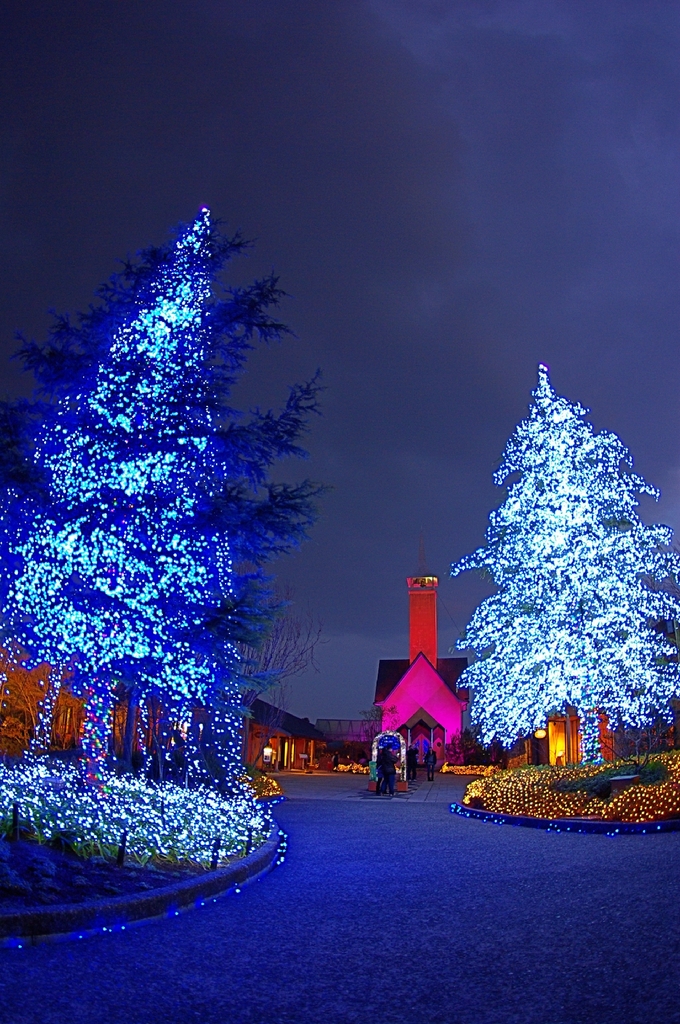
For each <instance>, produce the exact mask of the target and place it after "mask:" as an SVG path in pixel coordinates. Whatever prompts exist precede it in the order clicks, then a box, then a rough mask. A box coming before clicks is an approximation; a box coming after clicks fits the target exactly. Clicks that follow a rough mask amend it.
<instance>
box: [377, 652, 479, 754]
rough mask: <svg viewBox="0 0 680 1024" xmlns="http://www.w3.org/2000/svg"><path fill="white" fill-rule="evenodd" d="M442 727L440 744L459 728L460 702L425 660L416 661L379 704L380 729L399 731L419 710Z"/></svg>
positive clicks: (457, 731)
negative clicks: (380, 713)
mask: <svg viewBox="0 0 680 1024" xmlns="http://www.w3.org/2000/svg"><path fill="white" fill-rule="evenodd" d="M420 708H423V710H424V711H426V712H427V713H428V715H430V716H431V717H432V718H434V720H435V721H436V722H437V723H438V724H439V725H441V726H443V728H444V733H445V736H444V743H445V744H446V743H449V742H450V740H451V737H452V736H458V735H460V733H461V732H462V726H463V703H462V702H461V701H460V700H458V698H457V697H456V696H455V695H454V694H453V693H452V692H451V690H450V689H449V687H448V686H447V685H446V683H445V682H444V680H443V679H442V678H441V676H440V675H439V674H438V673H437V672H436V671H435V669H434V668H433V667H432V665H430V663H429V662H428V661H427V660H426V659H425V658H418V659H416V661H414V662H413V664H412V665H411V667H410V668H409V669H408V671H407V672H406V673H405V675H404V676H402V678H401V679H400V681H399V682H398V683H397V685H396V686H395V688H394V690H392V693H390V695H389V697H387V699H386V700H385V702H384V704H383V723H382V728H383V729H399V728H400V726H402V725H403V724H404V723H405V722H408V720H409V719H410V718H411V717H412V716H413V715H414V714H415V713H416V712H417V711H418V710H419V709H420Z"/></svg>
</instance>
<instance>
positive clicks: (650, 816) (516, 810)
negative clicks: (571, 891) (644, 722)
mask: <svg viewBox="0 0 680 1024" xmlns="http://www.w3.org/2000/svg"><path fill="white" fill-rule="evenodd" d="M654 761H655V762H657V761H658V762H660V763H662V764H663V765H665V767H666V768H667V769H668V778H667V779H666V780H665V781H662V782H655V783H653V784H650V785H643V784H642V783H636V784H635V785H631V786H629V787H628V788H627V789H624V790H622V791H621V792H619V793H615V794H612V796H611V797H610V798H609V799H607V800H603V799H598V798H596V797H592V796H589V794H588V793H587V792H585V791H584V790H576V791H575V792H567V793H565V792H561V791H560V790H559V789H556V788H555V784H556V783H558V782H560V781H574V780H576V779H586V778H591V777H592V776H594V775H597V774H598V773H599V772H601V771H602V767H601V765H596V764H582V765H576V766H573V767H566V768H564V767H558V766H555V765H533V766H527V767H524V768H519V769H515V770H513V771H503V772H498V773H495V774H493V775H491V776H490V777H488V778H484V779H475V780H474V781H473V782H471V783H470V784H469V785H468V786H467V788H466V790H465V795H464V797H463V804H464V805H465V806H467V807H479V808H483V809H484V810H486V811H492V812H494V813H498V814H513V815H525V816H527V817H533V818H583V817H595V818H598V819H601V820H603V821H623V822H639V823H643V822H651V821H660V820H664V819H666V818H680V753H678V752H675V751H670V752H666V753H662V754H655V755H654ZM618 767H619V768H620V774H621V775H630V774H631V773H634V771H635V768H634V766H631V764H630V763H629V762H621V763H620V765H619V766H618Z"/></svg>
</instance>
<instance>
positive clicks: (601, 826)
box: [451, 801, 680, 836]
mask: <svg viewBox="0 0 680 1024" xmlns="http://www.w3.org/2000/svg"><path fill="white" fill-rule="evenodd" d="M451 813H452V814H460V815H462V816H463V817H464V818H477V819H479V820H480V821H487V822H489V823H490V824H493V825H520V826H523V827H524V828H542V829H545V831H546V832H580V833H596V834H599V835H607V836H615V835H652V834H654V833H655V832H680V818H668V819H666V820H665V821H641V822H638V821H594V820H592V819H590V818H532V817H530V816H529V815H525V814H501V813H500V812H499V811H483V810H480V809H479V808H478V807H466V806H465V805H464V804H459V803H456V802H455V801H454V803H452V804H451Z"/></svg>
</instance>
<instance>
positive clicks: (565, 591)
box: [451, 365, 680, 760]
mask: <svg viewBox="0 0 680 1024" xmlns="http://www.w3.org/2000/svg"><path fill="white" fill-rule="evenodd" d="M533 399H534V401H533V404H532V405H531V406H530V412H529V416H528V418H527V419H525V420H523V421H522V422H521V423H520V424H519V425H518V426H517V427H516V429H515V431H514V433H513V434H512V436H511V438H510V440H509V441H508V443H507V446H506V449H505V452H504V455H503V460H502V462H501V465H500V467H499V469H498V470H497V472H496V473H495V475H494V482H495V483H496V484H498V485H499V486H505V487H506V488H507V496H506V499H505V501H504V502H503V503H502V505H501V506H500V507H499V508H498V509H496V510H495V511H494V512H492V513H491V514H490V516H489V522H490V525H489V527H488V529H487V534H486V545H485V546H484V547H481V548H479V549H478V550H477V551H475V552H474V553H473V554H471V555H468V556H466V557H465V558H463V559H461V561H460V562H458V563H456V564H454V565H453V566H452V568H451V574H452V575H453V576H457V575H458V574H460V573H462V572H464V571H466V570H469V569H476V570H482V571H484V572H485V573H487V574H488V575H489V576H490V577H491V579H493V582H494V583H495V584H496V585H497V587H498V591H497V593H496V594H494V595H492V596H491V597H488V598H486V599H485V600H484V601H482V602H481V604H480V605H479V606H478V608H477V609H476V611H475V612H474V614H473V616H472V619H471V621H470V623H469V625H468V627H467V630H466V633H465V636H464V637H463V638H462V639H461V640H460V641H459V642H458V646H459V647H460V648H472V649H473V650H474V652H475V654H476V658H477V660H476V661H475V662H474V663H473V664H472V665H470V666H469V668H468V669H467V670H466V672H465V674H464V683H465V685H468V686H471V687H473V689H474V702H473V707H472V713H473V718H474V720H475V721H476V723H477V724H478V725H479V727H480V730H481V734H482V738H483V739H484V741H486V742H489V741H490V740H491V739H493V737H495V736H497V737H498V738H499V739H501V740H502V741H503V742H504V743H505V744H511V743H513V742H514V741H515V740H516V739H517V737H518V736H520V735H527V734H530V733H531V732H533V731H534V730H535V729H536V728H538V727H540V726H543V725H544V724H545V719H546V717H547V716H548V715H549V714H553V713H563V712H564V711H565V708H566V705H567V704H571V705H573V706H575V707H576V709H577V711H578V714H579V716H580V719H581V729H582V734H583V743H584V755H585V757H586V759H587V760H599V759H600V757H601V753H600V746H599V729H598V720H599V716H600V715H602V714H604V715H606V716H607V718H608V720H609V723H610V726H611V727H612V728H616V727H618V726H626V727H632V728H642V727H644V726H647V725H649V724H650V723H652V722H654V721H655V720H657V719H658V717H659V716H661V717H665V716H667V715H668V714H669V701H670V699H671V697H673V696H674V695H676V693H677V690H678V685H677V681H678V667H677V664H673V663H672V662H671V660H670V659H671V657H672V656H673V654H674V653H675V651H674V648H673V647H672V646H671V645H670V644H669V643H668V641H667V640H666V638H665V636H664V635H663V634H662V633H660V632H658V631H657V630H655V629H654V623H655V622H656V621H658V620H660V619H664V618H674V619H678V618H680V602H679V601H678V598H677V597H676V596H674V595H673V594H672V593H670V592H668V591H667V590H665V589H664V588H663V586H661V588H660V589H659V584H663V581H664V580H668V579H670V578H672V577H675V576H677V574H678V571H679V568H680V559H679V556H678V555H677V554H676V553H675V552H673V551H671V550H670V544H671V539H672V531H671V530H670V529H669V528H668V527H666V526H660V525H651V526H647V525H645V524H644V523H643V522H642V520H641V519H640V516H639V514H638V511H637V508H638V504H639V496H640V495H641V494H649V495H651V496H652V497H654V498H655V499H658V491H657V490H656V489H655V488H653V487H651V486H650V485H649V484H648V483H646V481H645V480H644V479H643V478H642V477H641V476H639V475H637V474H635V473H633V472H632V464H633V460H632V457H631V455H630V453H629V451H628V450H627V449H626V448H625V447H624V445H623V444H622V442H621V441H620V439H619V438H618V437H617V436H616V434H611V433H608V432H606V431H600V432H598V433H596V432H595V430H594V429H593V427H592V425H591V424H590V423H588V422H587V421H586V420H585V416H586V414H587V411H588V410H586V409H584V408H583V407H582V406H580V405H578V404H573V403H571V402H569V401H567V399H565V398H562V397H560V396H558V395H557V394H555V392H554V390H553V388H552V386H551V384H550V379H549V376H548V368H547V367H546V366H543V365H541V366H539V370H538V386H537V387H536V389H535V391H534V392H533ZM650 584H656V587H655V589H652V587H651V586H650Z"/></svg>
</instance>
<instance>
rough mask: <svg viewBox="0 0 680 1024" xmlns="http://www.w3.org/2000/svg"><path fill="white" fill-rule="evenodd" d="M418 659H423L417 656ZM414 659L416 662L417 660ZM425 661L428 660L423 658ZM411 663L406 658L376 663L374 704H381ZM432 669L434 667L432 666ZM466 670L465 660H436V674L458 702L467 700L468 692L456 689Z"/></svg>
mask: <svg viewBox="0 0 680 1024" xmlns="http://www.w3.org/2000/svg"><path fill="white" fill-rule="evenodd" d="M418 658H425V655H424V654H419V655H418ZM418 658H416V661H417V660H418ZM425 660H426V661H427V660H428V659H427V658H425ZM428 664H430V662H428ZM410 667H411V662H410V661H409V660H408V658H382V659H381V660H380V662H379V663H378V678H377V680H376V683H375V700H374V704H382V703H383V701H385V700H387V698H388V697H389V695H390V694H391V693H392V690H393V689H394V688H395V686H396V685H397V683H398V682H399V680H400V679H402V677H403V676H405V675H406V673H407V672H408V670H409V668H410ZM433 668H434V666H433ZM466 668H467V658H437V673H438V674H439V675H440V676H441V678H442V679H443V681H444V682H445V683H446V685H447V686H448V688H449V690H450V691H451V693H453V694H455V696H456V697H458V698H459V699H460V700H467V699H468V691H467V690H465V689H463V688H461V689H457V687H456V683H457V682H458V680H459V679H460V677H461V675H462V674H463V672H464V671H465V669H466Z"/></svg>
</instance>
